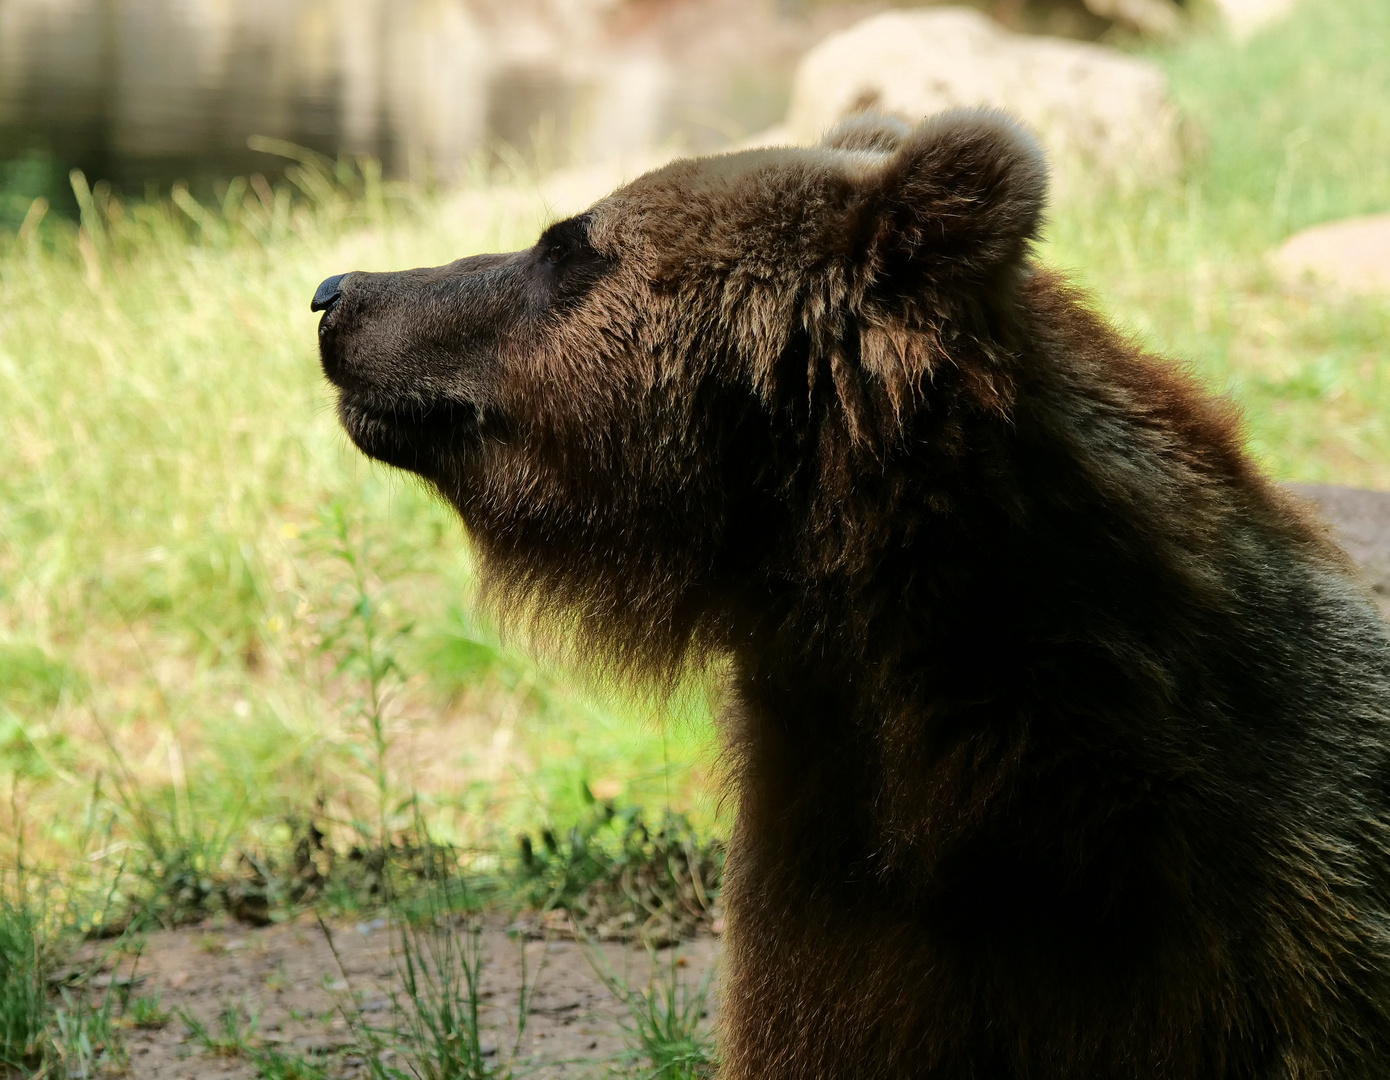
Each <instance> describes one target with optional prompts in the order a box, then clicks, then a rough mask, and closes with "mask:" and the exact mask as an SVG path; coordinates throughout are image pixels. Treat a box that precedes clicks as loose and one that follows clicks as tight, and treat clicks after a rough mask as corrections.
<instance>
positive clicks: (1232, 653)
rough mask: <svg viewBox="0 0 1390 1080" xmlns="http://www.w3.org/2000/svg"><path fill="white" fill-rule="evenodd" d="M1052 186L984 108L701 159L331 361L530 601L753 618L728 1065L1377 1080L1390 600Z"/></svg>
mask: <svg viewBox="0 0 1390 1080" xmlns="http://www.w3.org/2000/svg"><path fill="white" fill-rule="evenodd" d="M1043 196H1044V169H1043V165H1042V163H1041V161H1040V158H1039V156H1038V153H1037V151H1036V150H1035V149H1034V148H1033V146H1032V144H1031V143H1030V142H1029V141H1028V140H1027V139H1026V137H1024V136H1021V135H1020V134H1019V133H1018V132H1017V131H1016V130H1015V129H1014V128H1013V127H1011V126H1010V125H1009V124H1008V123H1007V122H1006V121H1003V120H1001V119H999V118H997V117H993V116H990V115H988V114H951V115H947V116H944V117H938V118H935V119H933V120H930V121H928V122H926V123H925V124H923V125H922V126H920V127H919V128H917V129H915V130H914V131H911V132H908V131H906V130H905V129H900V128H898V127H897V126H896V125H894V124H892V123H890V122H887V121H875V120H864V121H861V122H859V123H857V124H852V125H850V126H849V127H848V128H846V129H844V130H842V131H840V132H837V133H835V134H833V135H832V136H830V137H829V139H828V140H827V142H826V143H825V144H824V145H823V146H822V147H820V148H817V149H811V150H761V151H752V152H747V153H741V154H734V155H729V156H726V157H717V158H708V159H701V160H693V161H682V162H676V163H675V164H672V165H669V166H667V167H665V168H664V169H661V170H658V171H657V172H654V173H652V174H649V175H648V176H644V177H642V178H641V179H639V180H637V181H636V182H634V183H632V184H630V185H628V186H627V187H625V188H623V189H621V190H619V191H618V192H616V193H614V194H613V195H612V196H610V197H609V198H607V199H604V200H602V201H601V202H599V203H598V204H597V205H595V206H594V207H593V208H592V209H591V210H590V211H589V212H588V213H586V214H584V215H582V216H581V217H579V218H577V219H572V220H571V221H569V222H564V223H561V224H560V225H558V226H556V227H554V228H553V229H552V230H550V231H548V232H547V234H546V235H544V236H543V237H542V239H541V241H540V243H539V244H538V245H537V246H536V248H534V249H531V250H528V251H524V252H518V253H515V254H512V255H505V256H479V257H475V258H473V259H465V260H462V261H461V262H458V263H455V264H452V265H451V266H446V267H441V268H438V269H433V270H416V271H409V272H406V273H402V274H385V275H377V274H353V275H351V276H349V277H348V278H347V279H346V281H344V282H343V283H342V294H343V295H342V299H341V301H340V302H339V303H338V305H337V306H336V307H335V308H334V309H333V310H331V311H330V312H329V313H328V315H327V316H326V317H325V320H324V324H323V328H322V331H321V333H322V343H323V362H324V368H325V371H326V372H327V373H328V375H329V377H330V378H331V379H332V380H333V382H334V383H335V384H337V386H338V387H339V388H340V389H341V414H342V418H343V421H344V423H345V425H346V426H347V429H348V431H349V432H350V434H351V435H352V437H353V438H354V440H356V441H357V443H358V445H360V446H361V447H362V449H364V450H365V451H366V452H367V453H369V454H372V455H374V456H376V457H378V458H381V459H382V460H385V461H388V462H391V463H393V464H396V465H400V466H402V467H405V468H408V469H412V470H414V471H416V472H418V473H420V474H421V475H423V476H424V477H426V478H427V479H428V480H429V481H430V482H432V483H433V484H434V485H435V486H436V487H437V488H438V489H439V491H440V493H441V494H442V495H443V496H444V497H445V498H446V499H448V500H449V501H450V502H451V503H452V504H453V505H454V506H456V507H457V508H458V510H459V512H460V514H461V515H462V516H463V519H464V522H465V523H466V525H467V527H468V529H469V531H470V533H471V535H472V536H473V538H474V541H475V543H476V544H477V546H478V548H479V549H480V551H481V553H482V555H483V557H484V565H485V567H486V569H487V572H488V574H489V576H490V577H489V580H490V585H491V589H492V595H493V596H494V597H495V598H496V599H497V600H498V601H499V602H500V604H502V605H503V606H508V607H510V608H512V609H517V608H522V609H525V610H526V611H528V612H530V613H532V614H533V615H537V616H539V617H540V618H541V619H542V621H543V624H545V625H549V626H551V627H552V628H560V629H562V630H563V631H564V632H565V633H566V634H572V635H573V636H574V637H576V638H577V639H578V640H579V641H581V642H582V643H583V644H585V645H587V646H588V647H589V648H591V649H592V650H593V651H594V652H595V653H596V654H598V655H601V656H604V657H608V658H614V659H615V660H616V662H617V663H619V664H621V665H622V666H623V667H624V668H625V669H627V670H629V671H631V672H633V673H637V672H644V673H647V674H649V675H656V676H657V677H663V676H667V675H669V674H670V673H671V672H673V671H675V670H678V669H679V667H680V665H681V664H682V663H684V662H686V661H688V660H689V658H690V657H692V656H697V655H698V656H710V655H719V656H727V657H729V658H731V661H732V671H733V675H732V678H731V686H730V696H731V701H732V704H731V706H730V708H729V710H728V712H727V715H726V718H725V725H726V730H727V737H728V740H729V746H730V749H731V755H732V758H733V760H734V761H735V762H736V764H737V774H736V777H735V785H736V794H737V798H738V821H737V825H736V831H735V836H734V838H733V846H732V851H731V857H730V864H729V874H728V882H727V888H726V903H727V909H728V917H729V937H728V951H727V960H726V964H727V968H726V975H725V978H724V981H723V984H722V994H723V1034H722V1046H723V1057H724V1065H723V1075H724V1076H726V1077H728V1078H730V1080H849V1078H863V1080H871V1078H872V1080H889V1078H907V1077H940V1078H951V1080H956V1078H961V1080H964V1078H976V1080H986V1078H996V1077H998V1078H1018V1080H1023V1078H1028V1080H1050V1078H1064V1077H1065V1078H1094V1080H1116V1078H1127V1077H1135V1078H1138V1077H1144V1078H1157V1077H1164V1078H1174V1080H1177V1078H1191V1080H1197V1078H1203V1080H1209V1078H1241V1080H1256V1078H1259V1080H1276V1078H1277V1080H1294V1078H1298V1080H1313V1078H1338V1080H1363V1078H1364V1080H1371V1078H1377V1080H1380V1078H1383V1077H1385V1076H1390V752H1387V732H1388V731H1390V640H1388V639H1387V630H1386V627H1385V625H1384V624H1383V623H1382V622H1381V621H1380V619H1379V617H1378V616H1377V615H1376V613H1375V611H1374V609H1373V607H1372V605H1371V603H1370V602H1369V600H1368V598H1367V597H1366V595H1365V594H1364V591H1363V590H1362V588H1361V586H1360V585H1359V584H1358V583H1357V582H1356V581H1355V580H1354V579H1353V578H1352V576H1351V574H1350V573H1349V571H1348V569H1347V566H1346V565H1345V562H1344V560H1343V559H1342V557H1341V556H1340V554H1339V553H1338V552H1337V551H1336V550H1335V549H1333V548H1332V547H1331V546H1330V545H1329V544H1328V543H1327V542H1326V541H1325V540H1324V539H1323V537H1322V534H1321V532H1320V530H1319V528H1318V527H1316V526H1315V525H1312V524H1309V523H1308V522H1307V521H1305V519H1304V518H1303V516H1302V514H1301V512H1300V510H1299V509H1298V508H1297V507H1296V506H1293V505H1291V504H1290V503H1289V501H1288V500H1287V499H1286V498H1285V497H1284V496H1282V495H1281V494H1280V493H1279V492H1278V491H1277V490H1276V489H1274V488H1272V487H1271V486H1270V484H1268V483H1267V482H1266V481H1265V480H1264V479H1263V478H1262V477H1261V476H1260V475H1259V474H1258V472H1257V471H1256V470H1255V468H1254V467H1253V466H1252V464H1251V463H1250V461H1249V459H1248V457H1247V456H1246V454H1245V452H1244V451H1243V449H1242V447H1241V441H1240V435H1239V432H1238V429H1237V425H1236V422H1235V420H1234V419H1233V417H1232V416H1231V414H1230V412H1229V410H1228V409H1226V408H1225V407H1224V406H1221V405H1218V404H1216V403H1214V402H1213V401H1211V400H1210V399H1208V398H1207V397H1206V396H1204V395H1203V393H1202V392H1201V391H1200V390H1199V389H1198V388H1197V387H1196V386H1195V385H1194V384H1193V383H1192V382H1191V381H1190V380H1189V379H1188V378H1187V377H1186V376H1184V375H1183V374H1181V373H1180V372H1178V371H1176V370H1175V369H1174V368H1173V367H1172V366H1171V365H1169V364H1167V363H1165V362H1163V361H1160V360H1158V359H1155V358H1153V357H1150V356H1147V355H1144V354H1143V353H1142V351H1141V350H1139V349H1138V348H1136V347H1135V346H1134V345H1133V344H1132V343H1131V342H1129V341H1126V340H1125V339H1123V338H1121V337H1119V336H1118V335H1117V334H1116V333H1115V332H1114V331H1113V330H1111V329H1110V328H1109V327H1108V326H1107V325H1106V324H1105V323H1104V321H1102V320H1101V319H1100V318H1098V317H1097V316H1096V315H1095V314H1093V313H1092V312H1091V310H1090V309H1089V308H1088V306H1087V303H1086V301H1085V299H1084V298H1083V297H1081V296H1079V295H1078V294H1076V293H1075V292H1074V291H1072V290H1071V289H1069V288H1068V287H1067V286H1066V285H1065V284H1064V283H1063V282H1061V281H1060V280H1058V279H1057V277H1056V276H1054V275H1053V274H1051V273H1048V272H1046V271H1043V270H1040V269H1038V268H1036V267H1035V266H1034V265H1033V264H1032V263H1031V262H1030V260H1029V256H1028V244H1029V242H1030V240H1031V239H1032V237H1033V236H1034V235H1035V233H1036V231H1037V228H1038V224H1039V220H1040V216H1041V213H1042V206H1043Z"/></svg>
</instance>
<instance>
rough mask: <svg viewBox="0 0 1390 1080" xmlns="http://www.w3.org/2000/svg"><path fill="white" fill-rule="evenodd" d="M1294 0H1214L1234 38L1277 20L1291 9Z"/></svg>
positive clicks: (1254, 32) (1259, 29) (1262, 27)
mask: <svg viewBox="0 0 1390 1080" xmlns="http://www.w3.org/2000/svg"><path fill="white" fill-rule="evenodd" d="M1293 7H1294V0H1216V8H1217V10H1218V11H1219V12H1220V13H1221V17H1222V19H1224V20H1225V23H1226V25H1227V26H1228V27H1230V29H1231V33H1232V34H1233V35H1234V36H1235V38H1236V40H1238V41H1244V40H1245V39H1246V38H1248V37H1250V36H1251V35H1253V34H1256V33H1258V32H1259V31H1261V30H1263V29H1264V28H1265V27H1266V26H1269V25H1271V24H1273V23H1276V22H1278V21H1279V20H1280V19H1282V18H1284V16H1286V15H1288V14H1289V12H1291V11H1292V10H1293Z"/></svg>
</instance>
